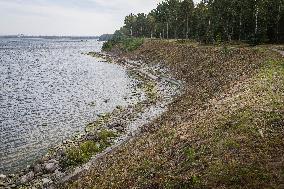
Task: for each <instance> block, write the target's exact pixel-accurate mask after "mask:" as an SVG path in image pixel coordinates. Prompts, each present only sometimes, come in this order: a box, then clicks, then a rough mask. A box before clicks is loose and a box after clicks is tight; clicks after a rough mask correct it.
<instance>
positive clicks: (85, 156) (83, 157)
mask: <svg viewBox="0 0 284 189" xmlns="http://www.w3.org/2000/svg"><path fill="white" fill-rule="evenodd" d="M97 136H98V137H97V139H96V140H95V141H92V140H88V141H85V142H83V143H81V144H79V145H78V146H75V145H74V146H72V147H69V148H67V149H66V152H65V158H63V159H62V160H61V164H62V165H63V167H69V166H77V165H81V164H83V163H86V162H88V161H89V160H90V159H91V157H92V156H94V155H96V154H97V153H99V152H102V151H103V150H104V149H106V148H107V147H109V146H110V145H111V139H112V138H115V137H117V136H118V135H117V134H116V133H114V132H112V131H109V130H105V129H103V130H101V131H98V132H97Z"/></svg>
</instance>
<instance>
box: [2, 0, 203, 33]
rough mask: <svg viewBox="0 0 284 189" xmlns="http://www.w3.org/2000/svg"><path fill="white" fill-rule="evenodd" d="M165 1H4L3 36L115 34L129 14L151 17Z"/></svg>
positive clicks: (196, 0)
mask: <svg viewBox="0 0 284 189" xmlns="http://www.w3.org/2000/svg"><path fill="white" fill-rule="evenodd" d="M161 1H162V0H0V35H11V34H26V35H91V36H92V35H100V34H103V33H113V32H114V31H115V29H118V28H119V27H120V26H122V24H123V20H124V17H125V16H126V15H127V14H130V13H139V12H145V13H147V12H149V11H150V10H152V9H153V8H155V7H156V5H157V3H159V2H161ZM198 1H199V0H195V2H198Z"/></svg>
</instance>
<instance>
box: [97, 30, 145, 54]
mask: <svg viewBox="0 0 284 189" xmlns="http://www.w3.org/2000/svg"><path fill="white" fill-rule="evenodd" d="M143 42H144V39H142V38H134V37H127V36H125V35H124V34H122V33H120V32H116V33H115V34H114V36H113V38H112V39H111V40H108V41H107V42H105V43H104V44H103V47H102V49H103V50H104V51H110V50H112V48H114V47H116V48H119V49H121V50H123V51H124V52H131V51H134V50H136V49H137V48H139V47H140V46H141V45H142V44H143Z"/></svg>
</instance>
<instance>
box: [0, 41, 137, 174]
mask: <svg viewBox="0 0 284 189" xmlns="http://www.w3.org/2000/svg"><path fill="white" fill-rule="evenodd" d="M101 45H102V44H101V43H100V42H97V41H96V40H88V41H81V40H72V39H56V40H55V39H53V40H52V39H19V38H14V39H11V38H10V39H1V38H0V81H1V84H0V173H1V172H4V173H5V172H12V171H14V170H16V169H19V168H23V167H25V166H26V165H27V164H29V163H31V162H32V161H33V160H34V159H36V158H38V157H39V156H41V155H42V154H44V153H45V152H46V150H47V148H48V147H50V146H52V145H54V144H56V143H58V142H60V141H62V140H63V139H66V138H68V137H70V136H73V135H74V134H75V133H76V132H80V131H83V130H84V127H85V125H86V124H87V123H88V122H90V121H93V120H95V119H96V116H97V115H98V114H100V113H105V112H109V111H112V110H113V109H114V108H115V107H116V106H118V105H120V106H124V105H127V104H128V103H131V101H132V100H131V93H132V92H133V91H132V89H131V85H132V84H133V82H134V81H133V80H132V79H131V78H129V77H128V75H127V73H126V71H125V70H124V69H123V68H122V67H120V66H118V65H113V64H108V63H104V62H99V60H97V59H95V58H93V57H90V56H87V55H84V54H83V53H86V52H89V51H100V49H101ZM92 102H95V103H93V104H92V105H90V103H92Z"/></svg>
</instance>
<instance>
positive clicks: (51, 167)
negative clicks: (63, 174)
mask: <svg viewBox="0 0 284 189" xmlns="http://www.w3.org/2000/svg"><path fill="white" fill-rule="evenodd" d="M44 169H45V170H46V171H47V172H48V173H53V172H54V171H55V170H56V169H57V164H56V163H45V165H44Z"/></svg>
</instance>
